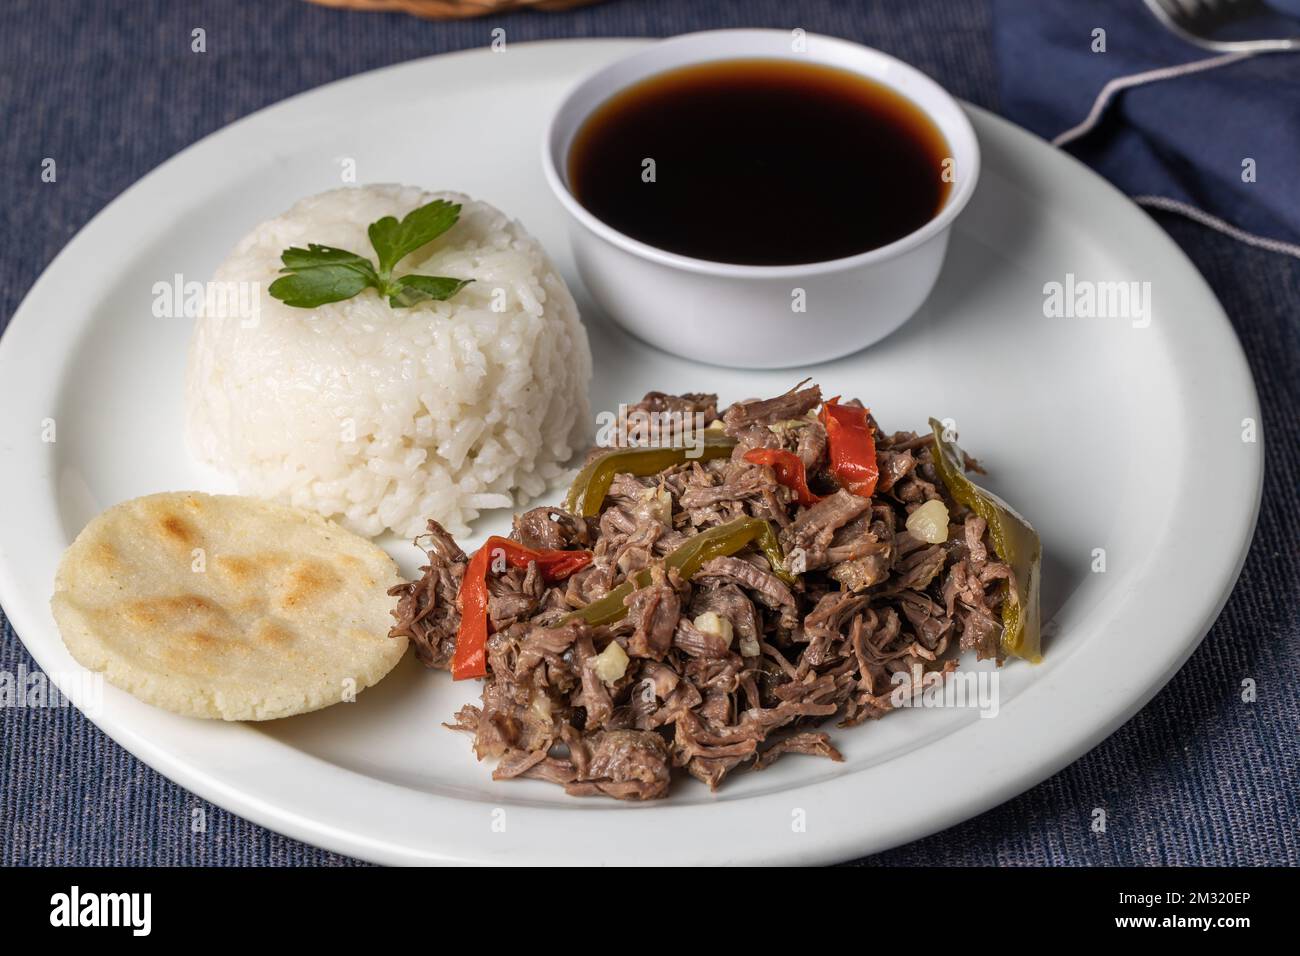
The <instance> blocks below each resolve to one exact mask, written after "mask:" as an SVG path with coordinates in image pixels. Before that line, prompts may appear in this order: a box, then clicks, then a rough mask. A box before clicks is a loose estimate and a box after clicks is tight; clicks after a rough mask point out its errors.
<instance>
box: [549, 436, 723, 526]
mask: <svg viewBox="0 0 1300 956" xmlns="http://www.w3.org/2000/svg"><path fill="white" fill-rule="evenodd" d="M735 447H736V440H735V439H734V438H728V437H726V436H725V435H707V436H705V439H704V443H703V447H702V448H700V449H699V451H700V454H699V455H698V456H696V457H694V458H692V457H690V456H689V455H688V454H687V452H690V451H694V450H695V449H694V448H688V447H686V446H682V447H680V448H677V447H673V448H616V449H614V450H612V451H610V452H609V453H607V454H604V455H601V456H600V457H599V458H596V459H594V460H593V461H592V462H591V463H590V464H588V465H587V466H586V467H585V468H583V469H582V471H580V472H578V477H577V478H575V479H574V480H573V485H572V486H571V487H570V488H569V494H568V496H567V497H566V498H565V499H564V509H565V510H566V511H567V512H569V514H573V515H580V516H581V517H583V518H594V517H596V515H598V514H600V506H601V505H602V504H603V503H604V501H605V495H606V494H607V493H608V492H609V486H610V483H611V482H612V481H613V480H614V476H615V475H617V474H630V475H657V474H659V472H661V471H663V470H664V469H665V468H672V467H673V466H674V465H680V464H682V463H683V462H685V461H709V460H710V459H713V458H728V457H730V456H731V452H732V450H733V449H735Z"/></svg>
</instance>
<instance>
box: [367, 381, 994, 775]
mask: <svg viewBox="0 0 1300 956" xmlns="http://www.w3.org/2000/svg"><path fill="white" fill-rule="evenodd" d="M821 400H822V396H821V393H820V390H819V389H818V388H817V387H816V386H812V387H808V388H796V389H795V390H792V391H790V392H787V393H785V394H783V395H780V396H778V397H776V398H774V399H769V400H766V401H751V402H743V403H738V404H735V405H732V406H731V407H730V408H728V409H726V410H725V412H724V413H723V414H722V415H721V421H722V423H723V428H724V429H725V432H726V434H727V435H729V436H731V437H733V438H735V439H736V440H737V441H738V446H737V448H736V450H735V452H734V453H733V455H732V456H731V457H730V458H729V459H728V458H722V459H716V460H711V461H707V462H704V463H701V462H699V461H688V462H686V463H685V464H682V465H679V466H675V467H672V468H669V469H667V470H665V471H663V472H661V473H659V474H657V475H655V476H653V477H637V476H634V475H630V474H620V475H617V476H616V477H615V479H614V481H613V484H612V486H611V488H610V491H609V494H608V496H607V497H606V499H605V502H604V504H603V506H602V509H601V512H600V515H599V517H597V518H587V519H584V518H581V517H577V516H574V515H571V514H568V513H566V512H565V511H563V510H561V509H559V508H553V507H547V508H537V509H534V510H532V511H529V512H527V513H525V514H522V515H519V516H518V517H517V518H516V519H515V525H514V531H513V533H512V537H513V538H514V539H516V540H518V541H519V542H520V543H522V544H524V545H526V546H528V547H532V548H548V549H589V550H591V551H592V552H593V553H594V560H593V561H592V562H591V564H590V565H588V566H587V567H585V568H583V569H582V570H581V571H579V572H578V573H576V574H574V575H573V576H572V577H570V578H569V579H568V580H566V581H563V582H561V583H558V584H556V585H554V586H548V585H547V584H546V583H545V582H544V581H543V579H542V577H541V575H540V574H539V573H537V567H536V565H535V564H531V565H529V567H528V568H527V570H523V569H515V568H511V569H509V570H507V571H505V572H503V573H501V574H494V575H489V582H488V587H489V592H490V599H489V619H490V623H491V631H492V635H491V637H490V638H489V640H488V645H487V659H488V677H487V681H486V683H485V685H484V688H483V699H482V701H481V703H480V704H479V705H478V706H468V707H465V708H463V709H462V710H461V711H460V712H459V713H458V714H457V715H456V722H455V724H454V725H449V726H453V728H454V729H457V730H464V731H467V732H469V733H471V734H473V736H474V749H475V752H476V753H477V755H478V757H479V759H485V758H489V757H491V758H496V759H497V760H498V763H497V765H496V769H495V771H494V773H493V776H494V777H495V778H498V779H506V778H512V777H532V778H539V779H543V780H549V781H552V782H554V783H557V784H560V785H562V786H563V787H564V788H565V789H566V790H567V791H568V792H569V793H571V794H575V795H593V794H604V795H607V796H611V797H617V798H620V799H632V800H648V799H654V798H658V797H663V796H665V795H666V794H667V793H668V790H669V786H670V783H671V780H672V776H673V768H674V767H680V768H683V769H685V770H686V771H687V772H688V773H690V774H691V775H692V776H694V777H696V778H698V779H699V780H702V781H704V782H705V783H707V784H708V785H709V786H710V787H715V788H716V787H717V786H718V785H719V784H720V783H721V782H722V781H723V779H724V778H725V777H726V776H727V775H728V774H729V773H731V772H732V771H733V770H736V769H738V768H741V767H743V766H745V765H752V766H753V767H754V768H755V769H762V768H764V767H767V766H769V765H770V764H771V763H772V762H773V761H775V760H776V759H777V758H778V757H780V756H781V755H782V754H787V753H800V754H815V755H820V756H824V757H829V758H831V759H832V760H840V759H842V758H841V757H840V754H839V752H838V751H837V750H836V749H835V747H834V746H833V745H832V744H831V741H830V737H829V736H828V735H827V734H826V733H824V732H822V731H819V730H816V729H814V728H815V727H816V725H818V724H821V723H823V722H825V721H827V720H830V719H831V718H833V717H834V718H838V726H841V727H847V726H852V725H855V724H858V723H861V722H862V721H863V720H865V719H867V718H875V717H880V716H882V715H883V714H885V713H887V712H888V711H889V710H890V709H891V708H892V707H893V704H892V703H891V695H894V694H897V693H899V692H900V688H901V693H903V694H910V693H917V692H919V691H920V686H919V683H918V678H919V677H920V676H921V675H923V674H925V673H927V672H930V671H934V670H943V671H948V670H951V669H953V668H954V667H955V666H956V662H955V661H954V660H952V659H951V656H952V655H951V653H950V652H954V651H956V650H957V649H960V650H974V651H976V652H977V654H978V656H979V657H981V658H986V657H996V656H997V655H998V642H999V637H1000V634H1001V624H1000V617H999V610H1000V609H999V602H1000V601H1001V599H1002V598H1001V594H1002V591H1001V589H1000V588H999V587H997V586H996V585H997V584H998V582H1000V581H1002V580H1004V579H1007V578H1008V577H1009V575H1010V571H1009V569H1008V567H1007V566H1006V565H1005V564H1003V563H1001V562H999V561H998V560H996V558H995V557H994V555H993V553H992V549H991V544H990V542H989V539H988V536H987V535H986V527H985V523H984V521H983V519H981V518H979V517H978V516H976V515H975V514H973V513H971V512H969V511H966V510H965V509H963V508H961V507H960V506H959V505H957V504H956V502H954V501H953V500H952V499H951V498H949V497H948V495H947V491H946V489H945V488H944V486H943V483H942V481H941V480H940V479H939V477H938V475H937V473H936V471H935V467H934V464H933V462H932V460H931V453H932V446H931V443H930V436H928V435H925V436H919V435H917V434H915V433H912V432H895V433H894V434H892V435H886V434H884V433H882V432H881V431H880V429H879V428H878V427H877V426H876V424H875V422H874V420H873V419H870V418H868V422H869V423H870V425H871V427H872V429H873V431H874V433H875V439H876V452H877V463H878V466H879V470H880V477H879V480H878V483H877V486H876V489H875V494H874V496H873V497H872V498H862V497H858V496H856V495H853V494H851V493H850V492H849V491H847V490H844V489H843V488H839V487H838V485H837V483H836V480H835V477H834V474H833V473H832V472H831V470H830V467H829V463H828V455H827V437H826V431H825V429H824V427H823V426H822V424H821V422H820V421H818V419H817V417H816V416H815V415H814V414H811V413H812V412H813V411H814V410H815V409H816V408H817V407H818V405H819V404H820V403H821ZM637 407H639V408H641V409H643V410H645V411H663V410H676V411H685V412H696V411H698V412H701V413H704V414H705V416H706V420H709V421H712V420H714V419H716V418H718V412H717V397H716V396H714V395H699V394H692V395H685V396H670V395H664V394H662V393H658V392H653V393H651V394H650V395H648V396H646V398H645V399H644V400H643V402H642V403H641V404H640V406H637ZM756 447H767V448H783V449H786V450H788V451H791V452H794V453H795V454H797V455H798V456H799V458H800V459H801V460H802V461H803V463H804V465H805V468H806V472H807V476H808V482H809V484H810V485H812V486H813V487H814V489H815V490H816V491H817V492H818V493H820V494H822V495H825V497H824V498H822V500H821V501H819V502H817V503H816V504H814V505H812V506H811V507H802V506H800V505H798V504H797V502H796V501H795V497H794V494H793V493H792V492H791V491H790V490H789V489H788V488H786V487H785V486H783V485H781V484H779V483H778V482H777V480H776V478H775V476H774V473H773V471H772V469H771V468H769V467H767V466H765V465H758V464H751V463H749V462H747V461H745V460H744V458H743V456H744V454H745V452H746V451H748V450H750V449H753V448H756ZM972 466H973V467H977V466H974V463H973V462H968V467H972ZM663 492H666V493H667V495H668V496H670V497H671V503H672V507H671V515H669V514H668V509H667V507H666V506H665V499H664V496H663V494H662V493H663ZM933 498H940V499H942V500H943V501H944V503H945V504H946V505H947V508H948V512H949V516H950V526H949V533H948V540H947V541H946V542H945V543H943V544H927V543H926V542H925V541H922V540H919V539H917V538H915V537H913V536H912V535H911V534H910V533H909V532H908V531H907V530H906V528H905V527H904V525H905V522H906V520H907V516H908V515H909V513H911V511H913V510H914V509H915V508H917V507H919V506H920V505H921V504H923V503H924V502H926V501H928V500H930V499H933ZM744 516H751V517H757V518H764V519H767V520H768V521H770V522H772V524H773V526H774V527H775V528H776V529H777V531H778V537H779V540H780V543H781V545H782V547H783V549H784V552H785V555H786V557H787V563H788V564H789V565H791V566H792V567H791V570H795V571H798V572H799V574H798V577H797V584H796V585H795V586H794V587H791V586H790V585H788V584H787V583H786V582H785V581H783V580H782V579H781V578H780V577H778V576H777V575H776V574H774V573H773V572H772V569H771V567H770V566H769V564H768V563H767V561H766V560H765V559H764V557H763V556H762V554H761V552H759V551H758V550H757V549H756V548H753V547H752V546H751V547H750V548H748V549H746V550H744V551H742V552H740V553H738V554H736V555H734V556H732V557H717V558H713V559H712V560H710V561H709V562H707V563H706V564H705V565H704V566H703V567H702V568H701V569H700V570H699V571H698V572H697V573H696V574H695V575H694V576H692V577H691V579H690V580H682V579H681V578H680V577H679V576H678V575H677V573H676V572H675V571H671V570H670V571H667V572H665V570H664V565H663V559H664V557H665V556H666V555H668V554H670V553H671V552H672V551H673V550H674V549H676V548H678V547H679V546H681V545H682V544H683V542H685V541H686V540H687V539H688V538H689V537H690V536H691V535H693V534H697V533H699V532H701V531H704V530H706V529H708V528H711V527H714V526H716V525H719V524H721V523H723V522H726V521H729V520H731V519H733V518H737V517H744ZM417 544H418V545H420V546H421V547H422V548H423V549H424V550H425V551H426V553H427V555H428V563H427V565H425V566H424V568H423V569H422V570H423V577H422V578H421V579H420V580H419V581H417V582H414V583H410V584H404V585H401V586H399V587H397V588H394V589H393V591H392V592H391V593H393V594H394V595H395V596H397V597H398V605H397V608H396V609H395V611H394V612H393V614H394V617H395V618H396V619H397V624H396V626H395V627H394V628H393V632H392V633H393V634H394V635H405V636H406V637H408V638H410V640H411V642H412V643H413V645H414V646H415V649H416V652H417V654H418V655H419V657H420V659H421V660H422V661H423V662H424V663H425V664H426V665H428V666H430V667H435V668H446V667H447V666H448V664H449V661H450V660H451V657H452V654H453V653H454V650H455V643H456V633H457V629H458V627H459V625H460V609H459V608H458V606H457V591H458V589H459V586H460V582H461V578H462V576H463V574H464V572H465V568H466V564H467V559H466V555H465V554H464V552H463V551H462V550H461V549H460V548H459V547H458V546H457V545H456V543H455V542H454V541H453V540H452V539H451V537H450V536H449V535H448V534H447V533H446V532H445V531H443V529H442V528H441V527H440V526H438V524H437V523H436V522H433V521H430V522H429V532H428V534H427V535H425V536H422V537H421V538H419V539H417ZM646 568H649V569H651V572H650V583H649V584H648V585H647V586H645V587H642V588H640V589H638V590H636V591H634V592H633V593H632V594H631V595H630V596H629V597H628V599H627V601H626V604H627V608H628V613H627V615H626V617H624V618H623V619H622V620H620V621H618V622H616V623H614V624H611V625H606V626H599V627H592V626H589V625H587V624H584V623H581V622H573V623H564V622H563V618H564V617H565V616H566V615H567V614H569V613H570V612H572V611H573V610H575V609H577V608H582V607H584V606H585V605H587V604H589V603H591V602H593V601H595V600H597V599H599V598H601V597H602V596H604V595H605V594H607V593H608V592H609V591H610V590H611V589H612V588H614V587H615V586H617V585H618V584H620V583H622V582H623V581H624V580H625V579H627V577H628V576H629V575H632V574H635V573H637V572H639V571H641V570H642V569H646ZM714 615H716V617H715V616H714ZM720 621H725V622H727V624H729V627H727V626H725V625H723V626H721V627H720V626H719V624H720ZM611 642H618V644H619V645H620V646H621V647H622V649H623V651H624V652H626V655H627V657H628V662H627V666H626V670H625V671H624V673H623V675H622V676H621V677H619V678H617V679H616V680H613V681H612V682H606V681H605V680H602V679H601V677H600V675H599V674H598V668H597V664H596V659H597V657H598V655H600V654H601V652H602V651H603V650H604V649H605V648H606V647H608V645H609V644H610V643H611ZM945 655H947V657H946V656H945ZM895 675H898V676H895ZM893 699H895V700H896V699H899V698H898V697H897V696H894V697H893Z"/></svg>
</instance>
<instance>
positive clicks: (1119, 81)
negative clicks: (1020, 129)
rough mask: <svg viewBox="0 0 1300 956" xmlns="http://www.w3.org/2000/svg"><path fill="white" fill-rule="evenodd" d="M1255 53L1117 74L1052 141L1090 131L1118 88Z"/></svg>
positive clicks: (1062, 141)
mask: <svg viewBox="0 0 1300 956" xmlns="http://www.w3.org/2000/svg"><path fill="white" fill-rule="evenodd" d="M1254 55H1255V54H1254V53H1225V54H1224V55H1223V56H1212V57H1209V58H1208V59H1205V60H1193V61H1192V62H1191V63H1181V64H1179V65H1178V66H1162V67H1160V69H1158V70H1147V71H1146V72H1145V73H1133V74H1132V75H1130V76H1117V77H1115V78H1114V79H1113V80H1111V81H1109V82H1108V83H1107V84H1106V85H1105V86H1103V87H1102V88H1101V92H1100V93H1098V94H1097V99H1096V100H1095V101H1093V104H1092V109H1091V110H1089V111H1088V115H1087V117H1086V118H1085V119H1084V121H1083V122H1082V123H1080V124H1079V125H1078V126H1074V127H1071V128H1070V129H1067V130H1066V131H1065V132H1064V133H1061V134H1059V135H1058V136H1057V137H1056V138H1055V139H1054V140H1052V145H1053V146H1064V145H1065V144H1066V143H1069V142H1073V141H1074V140H1076V139H1078V138H1079V137H1080V136H1083V135H1084V134H1086V133H1088V132H1090V131H1091V130H1092V128H1093V127H1094V126H1096V125H1097V123H1098V122H1099V121H1100V120H1101V115H1102V114H1103V113H1104V112H1106V107H1107V106H1109V105H1110V101H1111V100H1112V99H1113V98H1114V97H1115V94H1116V93H1119V92H1120V91H1121V90H1127V89H1130V88H1131V87H1134V86H1142V85H1144V84H1146V83H1155V82H1156V81H1157V80H1169V79H1173V78H1174V77H1179V76H1187V75H1188V74H1191V73H1200V72H1201V71H1202V70H1212V69H1214V68H1215V67H1216V66H1227V65H1228V64H1229V63H1236V62H1237V61H1238V60H1244V59H1247V58H1248V57H1252V56H1254Z"/></svg>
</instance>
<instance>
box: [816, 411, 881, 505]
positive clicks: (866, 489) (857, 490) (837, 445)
mask: <svg viewBox="0 0 1300 956" xmlns="http://www.w3.org/2000/svg"><path fill="white" fill-rule="evenodd" d="M820 417H821V422H822V424H823V425H824V426H826V446H827V449H828V450H829V452H830V459H831V471H833V472H834V473H835V477H836V478H838V479H839V482H840V485H841V486H842V487H844V488H845V489H847V490H848V491H850V492H852V493H853V494H855V495H857V496H858V497H859V498H870V497H871V496H872V495H873V494H874V493H875V491H876V480H877V479H878V478H879V477H880V466H879V465H877V464H876V439H875V437H874V436H873V435H872V434H871V426H870V425H869V424H868V423H867V409H865V408H859V407H858V406H856V405H841V404H840V399H839V396H838V395H837V396H836V397H835V398H829V399H827V400H826V401H825V402H824V403H823V404H822V411H821V416H820Z"/></svg>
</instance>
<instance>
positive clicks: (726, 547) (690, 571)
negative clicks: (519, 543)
mask: <svg viewBox="0 0 1300 956" xmlns="http://www.w3.org/2000/svg"><path fill="white" fill-rule="evenodd" d="M751 544H755V545H757V546H758V548H759V549H760V550H761V551H762V552H763V555H764V557H766V558H767V560H768V562H769V563H770V564H771V565H772V571H773V573H775V574H776V575H777V576H778V577H779V578H781V579H782V580H783V581H785V582H787V583H791V584H792V583H794V579H793V578H792V577H791V575H790V574H789V572H787V571H786V570H785V565H784V561H783V557H782V554H781V545H780V544H779V543H778V542H777V539H776V533H775V532H774V531H773V530H772V525H771V524H769V523H768V522H767V521H766V520H764V519H763V518H734V519H732V520H731V521H728V522H726V523H725V524H720V525H718V526H716V527H713V528H710V529H709V530H708V531H701V532H700V533H699V534H697V535H695V536H694V537H692V538H691V539H690V540H688V541H687V542H686V543H685V544H684V545H682V546H681V547H680V548H678V549H677V550H676V551H674V552H673V553H672V554H670V555H668V557H666V558H664V569H665V570H667V569H670V568H671V569H674V570H676V571H677V573H678V574H679V575H680V576H681V577H682V578H683V579H686V578H690V577H691V576H692V575H694V574H695V572H696V571H698V570H699V569H700V568H702V567H703V566H704V565H705V564H706V563H707V562H708V561H710V560H711V559H713V558H716V557H722V556H727V555H732V554H735V553H736V552H738V551H741V550H743V549H744V548H746V547H748V546H749V545H751ZM650 580H651V577H650V569H649V568H644V569H642V570H641V571H638V572H637V573H636V574H634V575H632V576H631V577H630V578H628V579H627V580H626V581H624V582H623V583H622V584H620V585H619V586H618V587H616V588H614V589H613V590H612V591H610V592H609V593H608V594H606V595H605V596H604V597H603V598H600V599H599V600H597V601H593V602H592V603H590V604H588V605H587V606H586V607H584V608H580V609H579V610H577V611H574V612H573V613H572V614H569V615H566V616H565V618H564V619H563V621H562V622H561V623H563V624H568V623H569V622H571V621H582V622H584V623H586V624H590V625H592V626H593V627H595V626H599V625H601V624H612V623H613V622H615V621H617V620H619V619H621V618H622V617H623V615H625V614H627V606H626V605H624V603H623V601H624V600H625V599H626V598H627V596H628V595H629V594H631V593H632V592H633V591H635V590H636V589H637V588H643V587H645V586H646V585H648V584H649V583H650Z"/></svg>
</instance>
